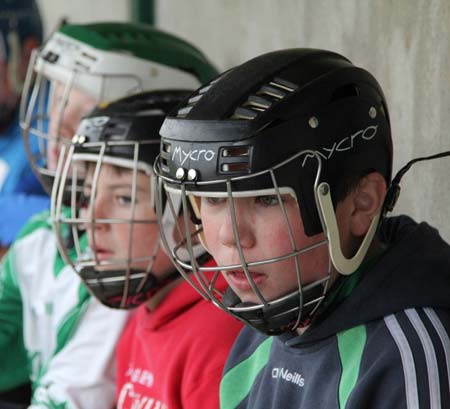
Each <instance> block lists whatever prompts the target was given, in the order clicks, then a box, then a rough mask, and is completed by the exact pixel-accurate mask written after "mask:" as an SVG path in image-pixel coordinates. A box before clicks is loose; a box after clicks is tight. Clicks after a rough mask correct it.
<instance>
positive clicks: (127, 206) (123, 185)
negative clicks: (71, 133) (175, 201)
mask: <svg viewBox="0 0 450 409" xmlns="http://www.w3.org/2000/svg"><path fill="white" fill-rule="evenodd" d="M94 170H95V166H94V165H93V164H92V165H90V166H89V167H88V170H87V175H86V179H85V187H84V195H85V196H86V199H87V201H86V203H87V208H84V209H83V213H84V214H83V215H82V217H83V218H87V219H89V218H90V217H91V211H92V210H93V212H94V214H93V216H94V217H95V219H96V220H98V219H100V222H96V223H95V224H91V223H87V225H86V229H87V233H88V241H89V247H90V249H91V251H92V252H93V253H95V254H96V256H97V258H98V260H99V261H100V262H102V261H117V263H115V264H114V265H113V266H112V267H110V268H111V269H118V268H119V269H126V268H127V265H126V260H127V259H135V258H139V257H143V258H145V257H146V258H147V260H141V261H136V262H134V263H133V264H132V265H131V268H135V269H140V270H146V269H147V267H148V265H149V257H151V256H152V253H153V249H154V248H155V244H156V243H157V242H158V240H159V229H158V224H157V221H156V215H155V213H154V210H153V208H152V205H151V189H150V177H149V176H148V175H146V174H144V172H140V171H138V172H137V177H136V196H135V198H136V199H135V209H134V215H133V213H132V212H133V207H132V195H133V192H132V185H133V172H132V171H131V170H127V169H123V168H118V167H115V166H112V165H108V164H103V165H102V168H101V170H100V173H99V178H98V183H97V189H96V191H95V192H94V191H93V190H92V186H93V176H94ZM93 194H95V200H94V204H93V209H91V207H90V196H91V195H93ZM133 216H134V217H133ZM132 218H133V219H134V220H135V221H144V222H141V223H139V222H137V223H134V224H132V223H130V220H131V219H132ZM105 219H115V220H116V221H115V222H113V223H109V222H108V221H107V220H105ZM118 221H122V222H118ZM94 239H95V240H94ZM130 243H131V250H130V249H129V246H130ZM101 268H103V269H108V267H106V266H104V267H101Z"/></svg>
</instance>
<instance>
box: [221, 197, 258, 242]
mask: <svg viewBox="0 0 450 409" xmlns="http://www.w3.org/2000/svg"><path fill="white" fill-rule="evenodd" d="M230 206H232V205H231V204H230ZM234 210H235V220H234V221H233V218H232V216H231V210H230V209H229V211H228V214H227V216H226V217H224V220H223V222H222V223H221V225H220V229H219V238H220V241H221V243H222V244H223V245H224V246H227V247H237V243H238V242H240V244H241V247H242V248H251V247H253V246H254V245H255V242H256V240H255V234H254V231H253V224H252V222H251V214H250V211H249V209H248V207H246V206H245V205H244V204H243V203H242V202H241V201H240V200H239V199H238V200H235V204H234Z"/></svg>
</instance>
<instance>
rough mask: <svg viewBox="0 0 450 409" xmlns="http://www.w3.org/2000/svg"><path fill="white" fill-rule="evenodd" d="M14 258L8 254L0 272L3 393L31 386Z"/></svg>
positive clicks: (0, 373)
mask: <svg viewBox="0 0 450 409" xmlns="http://www.w3.org/2000/svg"><path fill="white" fill-rule="evenodd" d="M12 257H14V254H13V252H12V251H9V252H8V253H7V254H6V255H5V256H4V258H3V260H2V264H1V269H0V304H1V305H2V308H1V309H0V323H1V327H0V352H1V355H2V356H1V363H0V369H1V370H0V392H3V391H6V390H8V389H11V388H13V387H16V386H18V385H21V384H24V383H25V382H29V371H30V370H29V366H28V365H29V364H28V357H27V352H26V350H25V346H24V339H23V331H19V330H18V328H22V301H21V293H20V289H19V286H18V283H17V279H16V277H15V275H14V274H12V271H13V270H12V268H11V263H13V260H12Z"/></svg>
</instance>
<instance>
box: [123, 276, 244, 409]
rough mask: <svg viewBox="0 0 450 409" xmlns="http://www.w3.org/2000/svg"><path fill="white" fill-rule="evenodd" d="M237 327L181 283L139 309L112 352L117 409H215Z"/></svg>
mask: <svg viewBox="0 0 450 409" xmlns="http://www.w3.org/2000/svg"><path fill="white" fill-rule="evenodd" d="M220 279H221V280H223V278H222V277H220ZM225 287H226V284H225V281H224V280H223V288H225ZM241 328H242V324H241V323H240V322H239V321H237V320H236V319H234V318H233V317H231V316H229V315H228V314H226V313H225V312H223V311H221V310H220V309H219V308H217V307H215V306H214V305H213V304H212V303H211V302H209V301H206V300H204V299H203V298H202V297H201V296H200V294H198V293H197V292H196V291H195V290H194V289H193V288H192V287H191V286H190V284H188V283H187V282H184V281H183V282H182V283H181V284H180V285H178V286H177V287H175V288H174V289H173V290H171V291H170V293H169V294H168V295H167V296H166V298H165V299H164V300H163V301H162V302H161V303H160V304H159V305H158V306H157V307H156V309H155V310H154V311H149V310H148V308H147V306H146V305H145V304H144V305H142V306H140V307H139V308H138V310H137V312H136V314H135V315H134V316H133V317H132V318H131V319H130V321H129V323H128V325H127V327H126V329H125V331H124V333H123V334H122V337H121V339H120V341H119V344H118V347H117V399H116V400H117V409H126V408H129V409H138V408H139V409H178V408H180V409H181V408H183V409H189V408H192V409H194V408H195V409H199V408H208V409H214V408H219V384H220V380H221V376H222V371H223V367H224V364H225V361H226V359H227V357H228V354H229V351H230V349H231V346H232V344H233V342H234V340H235V338H236V336H237V334H238V332H239V331H240V329H241Z"/></svg>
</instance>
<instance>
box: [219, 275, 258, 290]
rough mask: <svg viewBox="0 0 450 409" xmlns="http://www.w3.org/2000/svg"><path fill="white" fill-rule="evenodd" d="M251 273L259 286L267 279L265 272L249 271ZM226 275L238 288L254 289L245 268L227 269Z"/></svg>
mask: <svg viewBox="0 0 450 409" xmlns="http://www.w3.org/2000/svg"><path fill="white" fill-rule="evenodd" d="M249 273H250V277H251V278H252V280H253V282H254V283H255V285H257V286H259V285H260V284H261V283H262V282H263V281H264V280H265V279H266V275H265V274H262V273H257V272H254V271H249ZM226 275H227V277H228V279H229V281H230V284H232V286H233V287H235V288H236V289H237V290H240V291H253V289H252V286H251V284H250V282H249V280H248V279H247V276H246V275H245V272H244V271H243V270H235V271H227V272H226Z"/></svg>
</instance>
